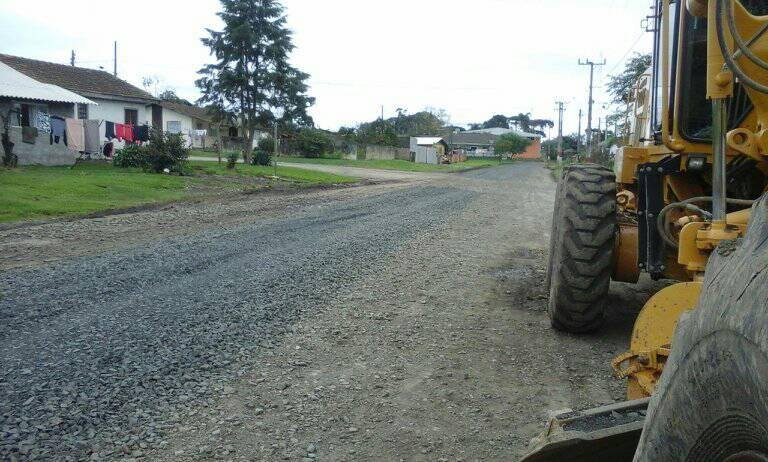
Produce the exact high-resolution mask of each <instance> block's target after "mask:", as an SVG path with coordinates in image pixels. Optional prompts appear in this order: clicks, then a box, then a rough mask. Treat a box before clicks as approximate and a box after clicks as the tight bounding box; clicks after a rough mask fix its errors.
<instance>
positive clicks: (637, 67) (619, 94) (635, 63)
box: [608, 53, 652, 104]
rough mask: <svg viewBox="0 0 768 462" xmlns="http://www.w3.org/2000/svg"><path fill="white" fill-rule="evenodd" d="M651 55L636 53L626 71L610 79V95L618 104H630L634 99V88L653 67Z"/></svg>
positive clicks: (626, 66) (627, 64)
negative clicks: (641, 77)
mask: <svg viewBox="0 0 768 462" xmlns="http://www.w3.org/2000/svg"><path fill="white" fill-rule="evenodd" d="M651 63H652V58H651V55H650V54H640V53H635V55H634V56H633V57H632V58H631V59H630V60H629V61H627V63H626V65H625V66H624V70H623V71H621V73H619V74H615V75H611V76H609V77H608V93H609V94H610V95H611V98H613V102H614V103H617V104H628V103H629V102H630V100H631V98H632V88H633V87H634V86H635V83H637V80H638V79H639V78H640V76H641V75H643V74H644V73H645V72H646V71H647V70H648V68H649V67H651Z"/></svg>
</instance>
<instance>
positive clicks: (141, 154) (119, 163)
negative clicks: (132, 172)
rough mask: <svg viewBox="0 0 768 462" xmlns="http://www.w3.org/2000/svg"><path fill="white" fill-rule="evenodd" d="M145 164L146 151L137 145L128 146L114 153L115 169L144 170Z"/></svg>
mask: <svg viewBox="0 0 768 462" xmlns="http://www.w3.org/2000/svg"><path fill="white" fill-rule="evenodd" d="M146 163H147V156H146V150H145V149H143V148H142V147H141V146H139V145H137V144H130V145H128V146H126V147H124V148H123V149H118V150H117V152H115V160H114V161H113V164H114V165H115V167H122V168H144V165H146Z"/></svg>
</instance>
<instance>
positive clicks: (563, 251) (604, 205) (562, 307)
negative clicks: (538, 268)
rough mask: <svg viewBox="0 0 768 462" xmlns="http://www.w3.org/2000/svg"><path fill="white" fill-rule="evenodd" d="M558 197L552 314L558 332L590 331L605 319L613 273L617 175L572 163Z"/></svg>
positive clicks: (550, 278)
mask: <svg viewBox="0 0 768 462" xmlns="http://www.w3.org/2000/svg"><path fill="white" fill-rule="evenodd" d="M556 200H557V203H556V205H555V214H554V217H553V222H552V240H551V243H550V249H549V264H548V270H547V282H548V287H549V316H550V319H551V321H552V326H553V327H555V328H556V329H558V330H562V331H566V332H572V333H584V332H590V331H593V330H595V329H597V328H598V327H600V325H601V324H602V322H603V315H604V312H605V299H606V296H607V294H608V288H609V286H610V282H611V274H612V272H613V246H614V243H615V239H616V180H615V176H614V174H613V173H612V172H611V171H610V170H609V169H607V168H605V167H602V166H600V165H595V164H583V165H574V166H571V167H568V168H567V169H566V170H565V172H564V173H563V178H562V180H561V184H560V185H559V188H558V194H557V198H556Z"/></svg>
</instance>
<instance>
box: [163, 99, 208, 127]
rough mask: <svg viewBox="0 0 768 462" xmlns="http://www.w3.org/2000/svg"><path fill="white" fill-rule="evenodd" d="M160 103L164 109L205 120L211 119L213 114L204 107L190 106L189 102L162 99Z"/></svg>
mask: <svg viewBox="0 0 768 462" xmlns="http://www.w3.org/2000/svg"><path fill="white" fill-rule="evenodd" d="M160 105H161V106H163V107H164V108H166V109H169V110H171V111H175V112H178V113H179V114H183V115H186V116H189V117H192V118H195V119H200V120H204V121H206V122H212V121H213V116H212V115H211V114H210V113H209V112H208V109H207V108H204V107H199V106H190V105H189V104H183V103H172V102H170V101H163V102H162V103H160Z"/></svg>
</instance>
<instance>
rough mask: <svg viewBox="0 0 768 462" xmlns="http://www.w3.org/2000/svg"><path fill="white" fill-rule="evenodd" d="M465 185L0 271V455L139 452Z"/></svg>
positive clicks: (462, 198)
mask: <svg viewBox="0 0 768 462" xmlns="http://www.w3.org/2000/svg"><path fill="white" fill-rule="evenodd" d="M471 196H472V194H471V193H469V192H467V191H462V190H458V189H452V188H444V187H443V188H436V187H415V188H409V189H406V190H398V191H395V192H392V193H390V194H386V195H384V196H376V197H366V198H363V199H362V200H359V201H356V202H354V203H351V204H350V203H336V204H330V205H318V206H315V207H312V208H310V209H309V210H305V211H302V212H300V213H298V214H296V215H294V216H291V217H288V218H273V219H267V220H263V221H256V222H255V223H252V224H249V225H244V226H241V227H237V228H235V229H232V230H229V231H226V232H217V231H213V230H211V231H205V232H202V233H200V234H198V235H195V236H194V237H193V238H176V239H170V240H167V241H165V242H160V243H155V244H153V245H146V246H140V247H135V248H132V249H129V250H125V251H120V252H115V253H111V254H106V255H101V256H97V257H87V258H79V259H73V260H70V261H66V262H64V263H61V264H57V265H55V266H52V267H48V268H41V269H36V270H27V271H18V270H12V271H7V272H5V273H2V274H0V291H2V293H3V297H2V299H1V300H0V326H2V327H0V342H1V343H2V348H1V349H0V351H1V352H0V371H2V372H0V390H2V396H3V399H2V402H1V403H0V433H1V435H2V440H1V441H0V459H4V460H8V459H10V460H14V459H40V460H46V459H48V460H82V459H86V458H90V459H102V458H107V459H108V458H117V457H123V456H130V457H141V456H142V455H143V454H144V453H145V452H146V451H147V450H151V449H153V448H159V447H161V446H162V444H163V435H164V434H166V432H167V430H168V429H169V428H172V427H173V425H175V424H178V423H179V422H180V421H181V419H182V416H183V415H186V412H187V411H188V410H189V409H190V408H192V407H197V406H201V405H202V406H204V405H205V404H206V402H207V400H210V399H212V398H213V397H215V396H219V395H222V394H224V395H226V394H227V393H230V392H231V390H230V388H228V387H227V385H226V382H227V380H228V379H230V378H231V377H232V376H233V374H234V375H235V376H237V375H238V374H240V375H242V374H243V373H244V372H245V371H246V370H248V368H249V365H251V364H253V362H254V361H255V359H256V358H258V356H259V353H260V352H263V351H267V350H270V349H272V348H274V347H275V342H276V341H277V340H276V339H278V338H279V337H280V335H281V334H284V333H285V332H286V331H287V330H288V329H290V326H291V324H292V323H293V322H294V321H295V320H296V319H297V318H299V317H301V316H302V315H303V314H304V313H311V312H312V311H313V310H315V308H316V307H317V306H318V305H319V304H322V303H323V302H324V301H325V300H326V299H327V298H328V297H329V296H330V295H332V294H333V293H335V292H336V291H338V290H339V289H341V288H343V287H344V286H345V285H346V284H349V283H350V281H353V280H355V279H356V278H359V277H361V276H363V275H365V274H368V273H370V272H371V271H374V270H375V269H376V266H377V263H378V262H380V261H381V260H382V258H384V257H386V256H387V255H388V254H391V253H392V252H394V251H395V250H396V249H397V248H398V247H399V246H401V245H402V244H403V243H404V242H407V241H408V240H409V239H410V238H412V237H413V236H414V235H416V234H419V233H424V232H425V231H427V230H437V229H439V226H440V224H441V223H443V222H444V221H445V220H446V218H447V217H448V216H450V214H451V213H453V212H454V211H456V210H460V209H461V208H462V207H463V205H464V204H465V203H466V202H467V201H469V200H470V199H471Z"/></svg>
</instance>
